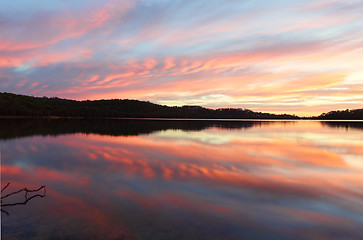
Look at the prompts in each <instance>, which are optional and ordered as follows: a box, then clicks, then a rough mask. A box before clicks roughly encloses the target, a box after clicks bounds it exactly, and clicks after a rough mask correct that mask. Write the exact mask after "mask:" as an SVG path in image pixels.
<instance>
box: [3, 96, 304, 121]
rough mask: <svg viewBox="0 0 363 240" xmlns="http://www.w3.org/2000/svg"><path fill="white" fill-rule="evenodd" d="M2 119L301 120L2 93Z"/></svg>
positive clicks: (236, 111) (238, 111)
mask: <svg viewBox="0 0 363 240" xmlns="http://www.w3.org/2000/svg"><path fill="white" fill-rule="evenodd" d="M0 115H2V116H30V117H44V116H59V117H85V118H113V117H120V118H196V119H243V118H244V119H298V118H299V117H297V116H295V115H289V114H270V113H262V112H253V111H251V110H248V109H241V108H221V109H216V110H214V109H208V108H203V107H200V106H182V107H169V106H164V105H158V104H154V103H151V102H146V101H138V100H130V99H124V100H120V99H112V100H94V101H90V100H86V101H76V100H68V99H61V98H58V97H50V98H48V97H32V96H25V95H18V94H13V93H0Z"/></svg>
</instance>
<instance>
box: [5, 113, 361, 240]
mask: <svg viewBox="0 0 363 240" xmlns="http://www.w3.org/2000/svg"><path fill="white" fill-rule="evenodd" d="M0 126H1V129H0V138H1V186H2V189H3V188H4V187H5V186H6V185H7V184H8V183H10V184H9V185H8V186H7V187H6V188H5V189H4V190H3V193H2V196H3V197H4V196H5V195H7V194H11V193H14V192H16V191H18V190H21V189H23V188H25V187H26V188H27V189H29V190H37V189H38V188H40V187H41V186H43V185H44V186H45V188H41V189H39V190H38V191H35V192H29V193H27V194H26V192H25V191H20V192H18V193H14V194H13V195H10V196H8V197H6V198H3V199H2V205H3V206H2V210H3V212H2V213H1V217H2V219H1V231H2V233H1V234H2V239H4V240H6V239H52V240H54V239H114V240H116V239H117V240H126V239H127V240H129V239H130V240H131V239H188V240H190V239H279V240H281V239H294V240H296V239H363V230H362V229H363V228H362V227H363V122H334V121H332V122H319V121H225V120H224V121H222V120H221V121H211V120H205V121H203V120H161V119H159V120H132V119H129V120H125V119H124V120H122V119H113V120H81V119H0ZM25 195H26V196H25ZM30 198H31V199H30ZM24 202H26V204H24ZM11 204H13V205H11ZM6 205H7V206H6Z"/></svg>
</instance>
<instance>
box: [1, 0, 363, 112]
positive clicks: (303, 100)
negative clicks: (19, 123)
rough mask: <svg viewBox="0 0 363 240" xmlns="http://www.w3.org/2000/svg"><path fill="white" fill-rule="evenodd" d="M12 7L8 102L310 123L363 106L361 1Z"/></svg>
mask: <svg viewBox="0 0 363 240" xmlns="http://www.w3.org/2000/svg"><path fill="white" fill-rule="evenodd" d="M19 2H22V1H21V0H19ZM25 6H27V5H26V4H25V5H24V7H25ZM6 7H8V9H7V10H8V11H5V10H2V12H1V13H2V14H1V15H0V16H1V17H0V30H1V32H2V35H1V36H0V73H1V74H0V76H1V77H0V86H1V90H2V91H8V92H15V93H21V94H29V95H36V96H43V95H47V96H59V97H65V98H73V99H79V100H80V99H100V98H135V99H143V100H150V101H153V102H156V103H161V104H165V103H167V104H168V105H184V104H191V103H192V104H194V103H195V104H199V105H203V106H206V107H229V106H233V107H242V108H251V109H252V110H258V111H270V112H284V111H287V112H289V113H298V114H300V115H311V114H319V113H321V112H322V111H329V110H332V108H335V105H337V104H338V105H339V104H341V106H342V108H344V109H345V108H357V107H360V106H361V105H362V100H354V103H353V102H352V99H357V98H358V96H361V95H362V94H363V93H362V88H363V86H362V85H363V76H362V74H361V73H360V72H361V70H360V69H361V68H360V67H361V66H362V64H363V62H362V59H363V54H362V49H363V48H362V43H361V42H360V40H359V39H362V38H363V32H362V31H361V29H363V20H362V18H361V17H360V14H359V10H360V9H362V5H361V4H359V2H354V1H352V2H347V3H341V2H339V1H329V2H327V1H323V0H321V1H306V2H305V3H304V4H301V3H281V2H272V3H266V2H265V1H255V2H253V3H252V2H249V1H228V2H227V3H226V2H225V1H223V2H222V1H212V2H210V1H208V2H206V1H203V0H198V1H187V2H185V1H183V2H181V1H141V0H140V1H116V0H109V1H104V2H102V3H100V2H98V1H90V2H87V3H86V1H79V2H77V3H73V4H72V3H64V2H58V1H54V3H44V4H40V5H39V6H32V7H31V8H29V11H28V12H27V13H26V14H22V15H21V14H20V13H22V12H24V9H23V8H22V7H21V4H19V5H17V6H13V5H11V4H10V3H9V4H8V5H5V8H6ZM338 13H339V14H338ZM338 16H339V17H338ZM352 76H353V77H354V80H352ZM352 82H353V83H354V84H352ZM332 88H333V89H339V91H338V92H339V98H335V96H336V95H337V94H338V92H337V91H329V89H332ZM312 91H314V92H315V93H319V94H313V92H312ZM203 94H204V95H203ZM175 96H179V97H178V98H176V97H175ZM210 96H214V97H212V98H211V97H210ZM218 96H220V98H219V99H218ZM322 96H323V97H327V98H330V100H329V101H328V100H327V101H324V100H322V99H321V98H319V97H322ZM193 97H195V98H193ZM211 99H213V100H211ZM286 100H288V101H289V104H290V105H286V102H285V101H286ZM251 101H252V102H254V104H250V102H251ZM272 106H273V107H272ZM288 106H293V107H294V108H295V109H294V111H292V110H290V109H289V108H288ZM339 106H340V105H339Z"/></svg>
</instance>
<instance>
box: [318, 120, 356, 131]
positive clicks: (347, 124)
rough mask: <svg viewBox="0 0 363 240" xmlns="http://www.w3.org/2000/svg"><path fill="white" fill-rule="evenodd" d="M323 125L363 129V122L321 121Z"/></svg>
mask: <svg viewBox="0 0 363 240" xmlns="http://www.w3.org/2000/svg"><path fill="white" fill-rule="evenodd" d="M321 124H322V126H326V127H331V128H345V129H347V130H348V129H349V128H355V129H363V122H340V121H336V122H335V121H333V122H324V121H322V122H321Z"/></svg>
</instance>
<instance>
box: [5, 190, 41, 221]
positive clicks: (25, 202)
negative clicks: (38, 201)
mask: <svg viewBox="0 0 363 240" xmlns="http://www.w3.org/2000/svg"><path fill="white" fill-rule="evenodd" d="M9 185H10V183H7V184H6V186H5V187H3V188H2V189H1V193H2V192H3V191H4V190H5V189H6V188H7V187H8V186H9ZM42 189H43V194H36V195H33V196H31V197H28V193H34V192H37V193H38V192H39V191H40V190H42ZM21 192H25V195H24V197H25V199H24V201H23V202H15V203H6V204H3V199H5V198H8V197H10V196H12V195H15V194H18V193H21ZM45 194H46V188H45V186H41V187H39V188H38V189H33V190H32V189H28V188H22V189H20V190H18V191H15V192H12V193H9V194H7V195H5V196H1V198H0V202H1V212H3V213H5V214H7V215H9V212H7V211H5V210H4V209H2V207H9V206H15V205H26V204H27V203H28V202H29V201H30V200H31V199H33V198H36V197H41V198H43V197H45Z"/></svg>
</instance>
